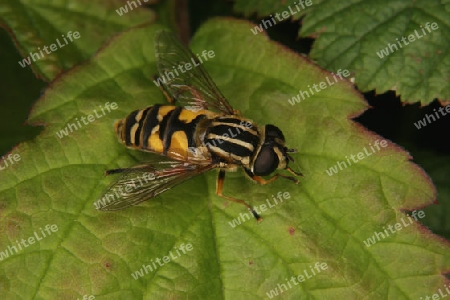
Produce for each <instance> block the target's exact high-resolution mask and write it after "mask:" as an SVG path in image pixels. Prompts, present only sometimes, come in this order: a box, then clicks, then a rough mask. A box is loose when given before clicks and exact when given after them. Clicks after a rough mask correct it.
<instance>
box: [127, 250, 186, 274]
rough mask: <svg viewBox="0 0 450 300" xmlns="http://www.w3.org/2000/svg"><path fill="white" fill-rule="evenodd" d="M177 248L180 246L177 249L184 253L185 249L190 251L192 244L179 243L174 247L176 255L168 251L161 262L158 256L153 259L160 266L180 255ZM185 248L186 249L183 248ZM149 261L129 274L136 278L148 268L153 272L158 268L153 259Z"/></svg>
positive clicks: (146, 271)
mask: <svg viewBox="0 0 450 300" xmlns="http://www.w3.org/2000/svg"><path fill="white" fill-rule="evenodd" d="M178 248H180V249H179V250H180V251H181V252H183V254H186V251H192V249H193V248H192V244H186V245H184V244H181V245H180V246H179V247H175V251H176V253H177V254H178V256H174V255H173V254H172V251H170V252H169V254H168V255H166V256H164V257H163V258H162V261H163V262H162V263H161V258H159V257H158V258H156V259H155V260H156V262H157V263H158V265H159V266H160V267H162V266H164V264H167V263H169V262H170V260H171V259H173V260H175V259H177V258H178V257H180V256H181V253H180V251H178ZM185 248H186V249H185ZM169 256H170V257H169ZM151 262H152V265H142V268H141V269H140V270H138V271H136V272H134V273H133V274H131V276H133V278H134V279H135V280H138V279H139V277H143V276H144V275H145V274H148V270H150V272H153V271H155V270H156V269H158V266H157V265H156V263H155V262H154V261H153V259H152V260H151ZM144 273H145V274H144Z"/></svg>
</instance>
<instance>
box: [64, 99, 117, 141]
mask: <svg viewBox="0 0 450 300" xmlns="http://www.w3.org/2000/svg"><path fill="white" fill-rule="evenodd" d="M110 105H111V107H109V106H110ZM99 107H100V109H101V111H102V113H103V115H99V114H97V110H95V109H94V114H91V115H88V116H87V118H86V117H84V116H83V117H81V118H80V119H81V121H82V122H83V124H84V125H88V124H89V123H92V122H94V121H95V117H97V118H98V119H100V118H101V117H103V116H104V115H106V112H105V111H104V110H103V107H102V106H101V105H99ZM117 107H118V106H117V103H116V102H113V103H111V104H109V102H106V104H105V108H106V110H107V111H108V112H111V109H112V110H115V109H117ZM94 115H95V116H94ZM86 119H87V121H86ZM75 120H76V123H77V124H78V126H77V125H76V124H75V123H69V124H67V125H66V127H64V128H63V129H61V130H60V131H59V132H56V135H57V136H58V137H59V138H60V139H62V138H63V137H64V136H67V135H69V130H70V132H73V129H72V128H74V129H75V130H78V129H80V128H81V127H83V126H82V125H81V123H80V121H79V120H78V118H76V119H75Z"/></svg>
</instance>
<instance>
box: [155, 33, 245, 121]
mask: <svg viewBox="0 0 450 300" xmlns="http://www.w3.org/2000/svg"><path fill="white" fill-rule="evenodd" d="M155 53H156V64H157V66H158V71H159V76H164V79H165V80H164V81H162V82H163V86H164V89H165V90H166V91H167V92H169V93H170V94H171V95H172V97H173V98H174V99H175V100H176V101H178V102H179V103H180V104H181V105H182V106H187V107H193V108H194V109H205V110H210V111H213V112H217V113H222V114H227V115H233V114H235V113H236V112H235V111H234V110H233V107H232V106H231V105H230V104H229V103H228V101H227V99H226V98H225V97H224V96H223V95H222V93H221V92H220V91H219V89H218V88H217V86H216V84H215V83H214V82H213V80H212V79H211V76H209V74H208V72H207V71H206V70H205V68H204V67H203V65H202V63H200V61H199V59H198V57H197V56H195V55H194V54H193V53H192V52H191V50H189V48H187V47H185V46H184V45H183V44H181V42H180V41H179V40H178V39H177V38H176V37H175V36H174V35H173V33H171V32H169V31H166V30H162V31H160V32H158V33H157V36H156V42H155ZM187 63H189V64H190V65H191V67H192V69H190V70H187V69H185V70H184V72H183V71H182V68H183V67H184V66H185V65H186V64H187ZM179 66H181V69H180V67H179ZM169 74H170V75H173V76H174V77H175V78H168V77H169V76H167V75H169ZM160 80H161V78H160Z"/></svg>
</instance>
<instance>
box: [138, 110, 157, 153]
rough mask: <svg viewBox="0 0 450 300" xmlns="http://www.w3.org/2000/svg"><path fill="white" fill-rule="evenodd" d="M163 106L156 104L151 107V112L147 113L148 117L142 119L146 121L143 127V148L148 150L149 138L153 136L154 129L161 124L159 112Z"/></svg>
mask: <svg viewBox="0 0 450 300" xmlns="http://www.w3.org/2000/svg"><path fill="white" fill-rule="evenodd" d="M160 106H161V105H159V104H156V105H154V106H152V107H150V110H149V111H147V113H146V116H143V117H142V118H143V119H145V120H144V123H143V126H142V127H141V130H143V131H144V134H143V136H142V148H144V149H148V138H149V137H150V135H151V134H152V130H153V128H155V126H157V125H158V124H159V121H158V111H159V107H160Z"/></svg>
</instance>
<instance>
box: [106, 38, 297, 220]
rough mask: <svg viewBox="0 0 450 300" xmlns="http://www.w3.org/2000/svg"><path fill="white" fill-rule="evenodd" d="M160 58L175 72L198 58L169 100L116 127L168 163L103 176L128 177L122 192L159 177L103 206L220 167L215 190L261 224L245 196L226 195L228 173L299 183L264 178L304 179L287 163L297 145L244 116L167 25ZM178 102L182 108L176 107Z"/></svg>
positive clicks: (174, 84) (122, 203)
mask: <svg viewBox="0 0 450 300" xmlns="http://www.w3.org/2000/svg"><path fill="white" fill-rule="evenodd" d="M155 55H156V64H157V67H158V71H159V74H160V75H161V74H164V73H165V72H166V73H165V74H168V72H174V70H175V68H176V67H177V66H178V65H185V64H186V63H188V62H196V63H194V65H195V67H194V68H192V69H191V70H189V71H186V72H183V73H182V72H179V73H177V76H174V77H175V78H173V79H172V80H170V81H164V83H163V84H162V85H161V90H162V92H163V94H164V95H165V96H166V98H167V100H168V101H169V103H170V105H153V106H149V107H146V108H144V109H140V110H135V111H133V112H131V113H130V114H129V115H128V116H127V117H125V118H124V119H122V120H119V121H117V122H116V123H115V125H114V128H115V132H116V135H117V137H118V138H119V140H120V141H121V142H122V143H123V144H124V145H125V146H127V147H129V148H132V149H136V150H141V151H146V152H151V153H156V154H159V155H161V156H163V159H164V160H163V161H159V162H157V163H155V162H153V163H148V164H141V165H138V166H135V167H131V168H121V169H114V170H108V171H106V175H110V174H116V173H123V174H124V175H123V176H122V177H121V178H120V179H119V180H118V181H117V182H116V183H114V184H113V185H112V186H111V187H110V188H109V191H112V190H117V189H120V190H121V191H122V189H121V188H124V189H125V187H127V186H129V185H131V184H132V182H133V184H134V180H133V178H134V177H136V176H140V175H142V174H144V173H145V172H147V173H148V172H150V173H152V174H154V180H149V181H145V183H142V182H141V185H140V186H139V187H137V188H134V189H133V188H130V189H129V190H127V191H126V192H122V194H121V195H118V194H117V193H116V195H118V199H114V201H111V202H109V203H107V204H106V205H103V206H101V207H100V208H98V209H100V210H103V211H112V210H119V209H123V208H127V207H130V206H133V205H137V204H139V203H141V202H143V201H146V200H149V199H151V198H153V197H155V196H156V195H158V194H161V193H163V192H164V191H167V190H168V189H170V188H172V187H174V186H176V185H178V184H180V183H182V182H184V181H186V180H188V179H190V178H193V177H195V176H197V175H200V174H202V173H204V172H207V171H210V170H212V169H216V168H218V169H219V175H218V178H217V184H216V194H217V195H218V196H220V197H222V198H225V199H227V200H229V201H233V202H237V203H240V204H243V205H245V206H246V207H247V208H248V209H249V210H250V211H251V213H252V214H253V216H254V217H255V218H256V219H257V220H258V222H259V221H260V220H261V217H260V216H259V215H258V214H257V213H256V211H254V210H253V209H252V208H251V207H250V205H248V204H247V203H246V202H245V201H243V200H239V199H236V198H233V197H229V196H225V195H223V193H222V191H223V184H224V180H225V172H226V171H236V170H237V169H238V167H242V168H243V169H244V171H245V174H246V175H247V176H248V177H249V178H250V179H251V180H253V181H255V182H257V183H259V184H267V183H269V182H272V181H274V180H275V179H277V178H278V177H282V178H286V179H289V180H292V181H294V182H295V183H298V180H297V179H296V178H294V177H293V176H287V175H282V174H278V173H277V174H275V175H274V176H272V177H271V178H270V179H268V180H266V179H264V178H262V177H261V176H266V175H270V174H271V173H273V172H274V171H275V170H276V169H284V170H287V171H288V172H290V173H291V174H293V175H295V176H301V173H297V172H295V171H293V170H292V169H291V168H289V167H288V162H289V161H294V160H293V158H292V157H291V156H290V155H289V154H288V153H290V152H296V150H294V149H288V148H287V147H285V139H284V136H283V133H282V132H281V130H280V129H278V128H277V127H276V126H274V125H270V124H269V125H265V126H259V125H256V124H255V123H254V122H253V121H251V120H249V119H246V118H244V117H242V116H240V113H239V111H237V110H234V109H233V108H232V107H231V105H230V104H229V103H228V101H227V100H226V99H225V97H224V96H223V95H222V93H221V92H220V91H219V89H218V88H217V86H216V85H215V83H214V82H213V81H212V79H211V77H210V75H209V74H208V73H207V72H206V70H205V69H204V67H203V66H202V65H201V63H200V62H199V59H198V58H197V57H196V56H195V55H194V54H193V53H192V52H191V51H190V50H189V49H188V48H187V47H185V46H183V45H182V44H181V43H180V42H179V41H178V39H177V38H176V37H175V36H174V35H173V34H171V33H170V32H168V31H165V30H162V31H160V32H158V33H157V36H156V42H155ZM172 74H173V73H172ZM161 82H162V81H161ZM175 102H179V104H181V106H175ZM105 195H106V194H105Z"/></svg>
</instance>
